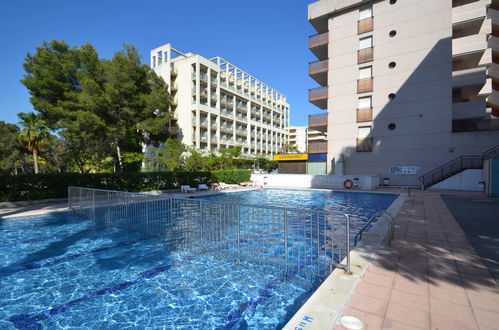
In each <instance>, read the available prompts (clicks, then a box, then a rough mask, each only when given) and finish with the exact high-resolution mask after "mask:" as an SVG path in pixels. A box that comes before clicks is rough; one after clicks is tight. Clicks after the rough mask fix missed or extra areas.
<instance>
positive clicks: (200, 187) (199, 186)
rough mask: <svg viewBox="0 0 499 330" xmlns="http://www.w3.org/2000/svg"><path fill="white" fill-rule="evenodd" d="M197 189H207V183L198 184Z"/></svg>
mask: <svg viewBox="0 0 499 330" xmlns="http://www.w3.org/2000/svg"><path fill="white" fill-rule="evenodd" d="M198 189H199V190H200V191H201V190H208V189H209V188H208V186H207V185H205V184H204V183H202V184H200V185H198Z"/></svg>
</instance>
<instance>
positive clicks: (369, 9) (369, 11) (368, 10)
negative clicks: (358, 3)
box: [359, 6, 373, 21]
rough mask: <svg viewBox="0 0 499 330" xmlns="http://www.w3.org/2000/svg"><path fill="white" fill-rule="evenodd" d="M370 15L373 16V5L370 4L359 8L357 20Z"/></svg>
mask: <svg viewBox="0 0 499 330" xmlns="http://www.w3.org/2000/svg"><path fill="white" fill-rule="evenodd" d="M372 16H373V7H372V6H370V7H366V8H363V9H361V10H359V20H360V21H361V20H363V19H366V18H370V17H372Z"/></svg>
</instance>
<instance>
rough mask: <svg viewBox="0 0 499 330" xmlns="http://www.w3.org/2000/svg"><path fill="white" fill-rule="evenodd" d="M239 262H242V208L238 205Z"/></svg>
mask: <svg viewBox="0 0 499 330" xmlns="http://www.w3.org/2000/svg"><path fill="white" fill-rule="evenodd" d="M237 260H238V261H241V207H240V206H239V205H237Z"/></svg>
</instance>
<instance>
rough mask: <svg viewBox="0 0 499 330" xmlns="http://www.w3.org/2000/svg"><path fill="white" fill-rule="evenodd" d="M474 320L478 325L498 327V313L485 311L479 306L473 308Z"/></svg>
mask: <svg viewBox="0 0 499 330" xmlns="http://www.w3.org/2000/svg"><path fill="white" fill-rule="evenodd" d="M473 312H474V313H475V316H476V320H477V322H478V325H479V326H484V327H489V328H493V329H499V313H495V312H491V311H487V310H484V309H480V308H474V309H473Z"/></svg>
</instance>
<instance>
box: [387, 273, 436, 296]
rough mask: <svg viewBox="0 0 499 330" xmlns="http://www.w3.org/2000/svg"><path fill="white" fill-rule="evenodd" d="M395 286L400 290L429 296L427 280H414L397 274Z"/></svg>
mask: <svg viewBox="0 0 499 330" xmlns="http://www.w3.org/2000/svg"><path fill="white" fill-rule="evenodd" d="M393 288H394V289H396V290H400V291H405V292H410V293H414V294H419V295H422V296H428V283H427V282H426V281H424V282H423V281H418V280H412V279H409V278H407V277H404V276H401V275H400V274H397V276H396V277H395V283H394V285H393Z"/></svg>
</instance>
